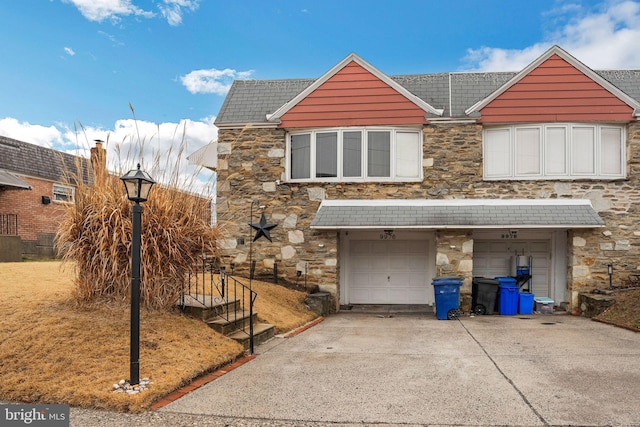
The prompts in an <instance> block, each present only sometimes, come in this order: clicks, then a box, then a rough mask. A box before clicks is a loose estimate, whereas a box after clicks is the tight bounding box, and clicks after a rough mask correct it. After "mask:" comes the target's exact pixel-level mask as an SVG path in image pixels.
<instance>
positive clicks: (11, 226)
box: [0, 213, 18, 236]
mask: <svg viewBox="0 0 640 427" xmlns="http://www.w3.org/2000/svg"><path fill="white" fill-rule="evenodd" d="M0 235H2V236H17V235H18V214H3V213H0Z"/></svg>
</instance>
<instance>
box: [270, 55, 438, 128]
mask: <svg viewBox="0 0 640 427" xmlns="http://www.w3.org/2000/svg"><path fill="white" fill-rule="evenodd" d="M425 114H426V113H425V111H424V110H423V109H421V108H420V107H418V106H417V105H416V104H414V103H413V102H411V101H410V100H408V99H407V98H406V97H405V96H404V95H402V94H400V93H398V92H397V91H396V90H395V89H393V88H392V87H391V86H389V85H388V84H387V83H385V82H383V81H382V80H380V79H379V78H378V77H377V76H375V75H374V74H372V73H371V72H369V71H367V70H366V69H364V68H363V67H362V66H361V65H359V64H357V63H356V62H355V61H351V62H350V63H349V64H347V65H346V66H345V67H344V68H342V69H341V70H340V71H338V72H337V73H335V74H334V75H333V76H331V77H330V78H329V79H328V80H327V81H326V82H324V83H323V84H321V85H320V86H319V87H318V88H316V89H315V90H314V91H313V92H311V93H310V94H309V95H308V96H306V97H305V98H304V99H303V100H302V101H300V102H299V103H298V104H296V105H295V106H294V107H292V108H291V109H290V110H289V111H287V112H286V113H285V114H284V115H283V116H282V117H281V118H280V120H281V124H280V125H279V127H281V128H305V127H334V126H367V125H406V124H426V122H427V121H426V119H425Z"/></svg>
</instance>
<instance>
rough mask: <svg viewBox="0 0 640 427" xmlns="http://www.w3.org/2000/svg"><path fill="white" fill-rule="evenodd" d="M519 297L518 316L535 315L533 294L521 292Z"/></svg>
mask: <svg viewBox="0 0 640 427" xmlns="http://www.w3.org/2000/svg"><path fill="white" fill-rule="evenodd" d="M518 296H519V299H518V314H533V294H532V293H530V292H520V294H519V295H518Z"/></svg>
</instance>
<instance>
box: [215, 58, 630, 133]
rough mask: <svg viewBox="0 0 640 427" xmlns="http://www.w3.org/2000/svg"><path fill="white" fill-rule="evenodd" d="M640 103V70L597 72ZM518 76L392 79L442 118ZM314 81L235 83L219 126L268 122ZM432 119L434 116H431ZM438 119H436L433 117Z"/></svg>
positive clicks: (460, 111)
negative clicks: (268, 115)
mask: <svg viewBox="0 0 640 427" xmlns="http://www.w3.org/2000/svg"><path fill="white" fill-rule="evenodd" d="M596 73H598V74H599V75H600V76H602V77H603V78H604V79H606V80H607V81H609V82H610V83H611V84H613V85H614V86H616V87H617V88H618V89H620V90H621V91H623V92H624V93H626V94H627V95H629V96H630V97H631V98H633V99H635V100H638V101H640V70H608V71H596ZM516 74H517V73H515V72H495V73H488V72H483V73H438V74H412V75H400V76H390V78H391V79H393V80H395V81H396V82H398V83H399V84H400V85H402V86H403V87H404V88H405V89H407V90H408V91H409V92H411V93H413V94H414V95H416V96H417V97H419V98H420V99H422V100H423V101H425V102H426V103H428V104H429V105H431V106H433V107H435V108H443V109H444V114H443V117H454V118H466V117H468V116H467V115H466V114H465V112H464V111H465V110H466V109H467V108H469V107H471V106H472V105H474V104H475V103H476V102H478V101H480V100H482V99H484V98H486V97H487V96H489V95H490V94H491V93H493V92H494V91H495V90H497V89H498V88H500V87H501V86H502V85H503V84H505V83H506V82H508V81H509V80H510V79H511V78H513V77H514V76H515V75H516ZM314 81H315V79H290V80H236V81H234V82H233V84H232V86H231V89H230V90H229V93H228V94H227V97H226V98H225V100H224V103H223V104H222V107H221V108H220V112H219V114H218V116H217V117H216V121H215V124H216V125H225V124H227V125H230V124H247V123H265V122H266V121H267V120H266V115H267V114H271V113H273V112H274V111H276V110H277V109H278V108H280V107H282V106H283V105H284V104H285V103H287V102H289V101H290V100H292V99H293V98H294V97H295V96H296V95H298V94H299V93H300V92H302V91H303V90H304V89H306V88H307V87H308V86H310V85H311V84H312V83H313V82H314ZM430 116H431V115H430ZM432 117H436V116H432Z"/></svg>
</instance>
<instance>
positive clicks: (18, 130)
mask: <svg viewBox="0 0 640 427" xmlns="http://www.w3.org/2000/svg"><path fill="white" fill-rule="evenodd" d="M0 135H3V136H6V137H9V138H13V139H17V140H19V141H25V142H29V143H31V144H35V145H40V146H42V147H47V148H53V147H54V146H60V145H62V144H63V137H62V132H60V130H59V129H58V128H56V127H55V126H48V127H47V126H41V125H32V124H31V123H29V122H20V121H18V120H16V119H14V118H12V117H5V118H4V119H0Z"/></svg>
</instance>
